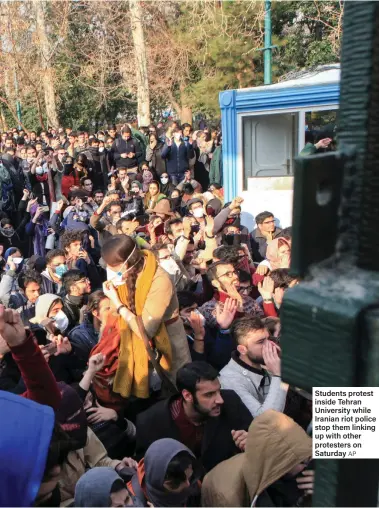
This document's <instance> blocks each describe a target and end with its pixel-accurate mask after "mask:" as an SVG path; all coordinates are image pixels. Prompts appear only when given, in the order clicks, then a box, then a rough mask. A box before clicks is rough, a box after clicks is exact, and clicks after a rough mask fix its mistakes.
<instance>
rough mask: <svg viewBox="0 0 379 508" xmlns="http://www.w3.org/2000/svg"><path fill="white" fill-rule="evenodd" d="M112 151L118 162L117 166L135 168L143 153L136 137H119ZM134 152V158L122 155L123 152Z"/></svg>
mask: <svg viewBox="0 0 379 508" xmlns="http://www.w3.org/2000/svg"><path fill="white" fill-rule="evenodd" d="M111 152H112V155H113V158H114V161H115V163H116V167H117V168H135V167H137V166H138V159H139V157H140V156H141V155H142V150H141V147H140V145H139V143H138V141H137V140H136V139H135V138H129V139H128V141H125V140H124V139H122V138H117V139H116V141H115V142H114V143H113V145H112V148H111ZM129 152H132V153H134V154H135V155H134V157H133V158H132V159H129V157H127V158H123V157H121V154H122V153H129Z"/></svg>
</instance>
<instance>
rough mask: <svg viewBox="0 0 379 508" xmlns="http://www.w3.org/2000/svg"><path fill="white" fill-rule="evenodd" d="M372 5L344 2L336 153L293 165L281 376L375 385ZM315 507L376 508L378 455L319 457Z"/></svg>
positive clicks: (378, 195) (375, 46) (377, 24)
mask: <svg viewBox="0 0 379 508" xmlns="http://www.w3.org/2000/svg"><path fill="white" fill-rule="evenodd" d="M378 62H379V3H377V2H373V1H368V2H346V3H345V16H344V31H343V47H342V64H341V69H342V71H341V99H340V114H339V126H338V127H339V130H338V143H339V146H338V152H336V153H334V154H323V155H315V156H312V157H308V158H302V159H297V161H296V164H295V185H294V212H293V245H292V252H293V256H292V266H291V270H292V271H293V272H294V273H296V274H298V275H300V276H302V277H304V280H303V282H302V283H301V284H299V285H298V286H296V287H295V288H293V289H291V290H289V291H288V292H286V296H285V298H284V302H283V307H282V312H281V320H282V341H281V342H282V346H283V378H284V380H285V381H287V382H288V383H290V384H292V385H295V386H298V387H300V388H304V389H308V390H311V389H312V387H314V386H323V387H329V386H336V387H337V386H345V387H348V386H379V369H378V363H377V361H378V359H379V225H378V220H379V205H378V203H379V115H378V107H379V63H378ZM315 469H316V485H315V495H314V499H313V502H314V505H315V506H377V502H378V483H379V460H354V459H351V460H348V459H346V460H341V459H330V460H329V459H319V460H317V459H316V467H315Z"/></svg>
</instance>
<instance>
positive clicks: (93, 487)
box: [74, 467, 144, 508]
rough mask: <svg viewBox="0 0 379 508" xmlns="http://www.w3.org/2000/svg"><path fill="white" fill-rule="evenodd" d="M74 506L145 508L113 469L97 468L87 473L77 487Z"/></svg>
mask: <svg viewBox="0 0 379 508" xmlns="http://www.w3.org/2000/svg"><path fill="white" fill-rule="evenodd" d="M74 506H78V507H83V508H87V507H92V506H93V507H98V506H144V505H143V504H142V503H137V504H136V503H135V496H132V495H131V494H130V492H129V490H128V489H127V488H126V487H125V482H124V481H123V480H122V478H121V477H120V476H119V475H118V474H117V473H116V471H115V470H114V469H112V468H111V467H96V468H94V469H90V470H89V471H87V472H86V473H85V474H84V475H83V476H82V477H81V478H80V480H79V481H78V483H77V484H76V487H75V500H74Z"/></svg>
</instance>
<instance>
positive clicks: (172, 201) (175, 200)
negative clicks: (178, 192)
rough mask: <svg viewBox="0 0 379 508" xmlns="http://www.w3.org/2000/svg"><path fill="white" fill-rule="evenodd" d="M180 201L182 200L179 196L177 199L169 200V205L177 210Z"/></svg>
mask: <svg viewBox="0 0 379 508" xmlns="http://www.w3.org/2000/svg"><path fill="white" fill-rule="evenodd" d="M181 201H182V198H181V197H180V196H179V197H177V198H171V203H172V206H173V207H174V208H178V207H179V206H180V203H181Z"/></svg>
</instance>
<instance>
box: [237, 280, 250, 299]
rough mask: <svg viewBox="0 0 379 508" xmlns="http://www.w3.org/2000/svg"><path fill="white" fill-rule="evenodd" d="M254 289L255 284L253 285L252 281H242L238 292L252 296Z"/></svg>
mask: <svg viewBox="0 0 379 508" xmlns="http://www.w3.org/2000/svg"><path fill="white" fill-rule="evenodd" d="M252 289H253V286H252V285H251V283H250V282H240V287H239V290H238V292H239V294H240V295H242V296H251V291H252Z"/></svg>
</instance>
